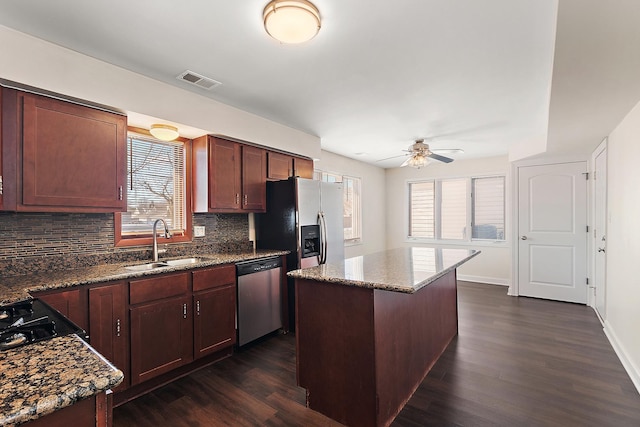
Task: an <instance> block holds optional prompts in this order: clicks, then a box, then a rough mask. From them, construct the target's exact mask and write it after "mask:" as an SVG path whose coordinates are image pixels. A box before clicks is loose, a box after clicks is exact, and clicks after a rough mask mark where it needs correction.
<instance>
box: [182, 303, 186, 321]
mask: <svg viewBox="0 0 640 427" xmlns="http://www.w3.org/2000/svg"><path fill="white" fill-rule="evenodd" d="M182 318H183V319H186V318H187V304H182Z"/></svg>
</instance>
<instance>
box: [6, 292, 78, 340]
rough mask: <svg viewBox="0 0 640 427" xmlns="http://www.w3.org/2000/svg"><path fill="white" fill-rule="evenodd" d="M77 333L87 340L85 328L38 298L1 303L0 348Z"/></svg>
mask: <svg viewBox="0 0 640 427" xmlns="http://www.w3.org/2000/svg"><path fill="white" fill-rule="evenodd" d="M69 334H77V335H78V336H80V337H81V338H83V339H85V340H86V339H87V338H88V337H87V333H86V332H85V331H84V329H82V328H80V327H79V326H78V325H76V324H75V323H73V322H72V321H70V320H69V319H67V318H66V317H64V316H63V315H62V314H60V313H59V312H58V311H57V310H55V309H54V308H52V307H51V306H49V305H48V304H47V303H45V302H44V301H41V300H39V299H34V300H27V301H20V302H17V303H13V304H9V305H3V306H0V351H2V350H8V349H11V348H15V347H19V346H21V345H27V344H31V343H35V342H38V341H42V340H46V339H50V338H53V337H56V336H60V335H69Z"/></svg>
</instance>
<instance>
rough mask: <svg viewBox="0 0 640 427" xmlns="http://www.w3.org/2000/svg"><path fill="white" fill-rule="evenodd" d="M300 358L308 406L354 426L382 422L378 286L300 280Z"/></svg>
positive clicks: (298, 337)
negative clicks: (377, 376) (379, 415)
mask: <svg viewBox="0 0 640 427" xmlns="http://www.w3.org/2000/svg"><path fill="white" fill-rule="evenodd" d="M295 286H296V289H295V291H296V294H295V295H296V296H295V298H296V351H297V354H296V364H297V373H298V385H299V386H301V387H304V388H306V389H307V406H309V407H310V408H311V409H313V410H315V411H318V412H320V413H323V414H325V415H327V416H328V417H330V418H333V419H334V420H337V421H339V422H341V423H343V424H345V425H349V426H375V425H376V382H375V342H374V330H373V325H374V312H373V291H372V290H371V289H365V288H356V287H349V286H342V285H336V284H332V283H321V282H314V281H310V280H298V279H297V280H296V282H295Z"/></svg>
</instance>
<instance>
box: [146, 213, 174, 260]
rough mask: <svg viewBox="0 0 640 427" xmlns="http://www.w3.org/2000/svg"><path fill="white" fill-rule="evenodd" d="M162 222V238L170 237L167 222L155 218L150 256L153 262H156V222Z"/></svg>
mask: <svg viewBox="0 0 640 427" xmlns="http://www.w3.org/2000/svg"><path fill="white" fill-rule="evenodd" d="M159 222H162V224H163V225H164V238H165V239H170V238H171V232H170V231H169V227H167V223H166V222H165V220H164V219H162V218H159V219H156V221H155V222H154V223H153V249H152V252H151V254H152V256H153V262H158V231H157V229H158V223H159Z"/></svg>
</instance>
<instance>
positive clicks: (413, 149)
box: [378, 139, 464, 169]
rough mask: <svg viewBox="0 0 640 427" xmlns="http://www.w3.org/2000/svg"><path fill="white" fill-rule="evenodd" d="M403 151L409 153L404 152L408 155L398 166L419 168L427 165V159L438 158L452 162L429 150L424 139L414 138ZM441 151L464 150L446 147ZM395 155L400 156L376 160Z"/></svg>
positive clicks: (441, 160) (454, 151)
mask: <svg viewBox="0 0 640 427" xmlns="http://www.w3.org/2000/svg"><path fill="white" fill-rule="evenodd" d="M403 151H406V152H407V153H409V154H404V155H405V156H409V157H408V158H407V160H405V161H404V162H403V163H402V164H401V165H400V167H404V166H411V167H414V168H417V169H420V168H421V167H422V166H426V165H428V164H429V163H430V161H429V159H434V160H438V161H440V162H443V163H451V162H453V159H452V158H449V157H445V156H441V155H439V154H436V153H434V152H433V151H431V150H430V149H429V144H425V143H424V139H418V140H416V142H414V143H413V144H411V145H410V146H409V149H408V150H403ZM435 151H438V150H435ZM442 151H446V152H447V153H462V152H464V151H463V150H461V149H459V148H456V149H446V150H442ZM396 157H401V156H394V157H389V158H387V159H382V160H378V161H383V160H389V159H394V158H396Z"/></svg>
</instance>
